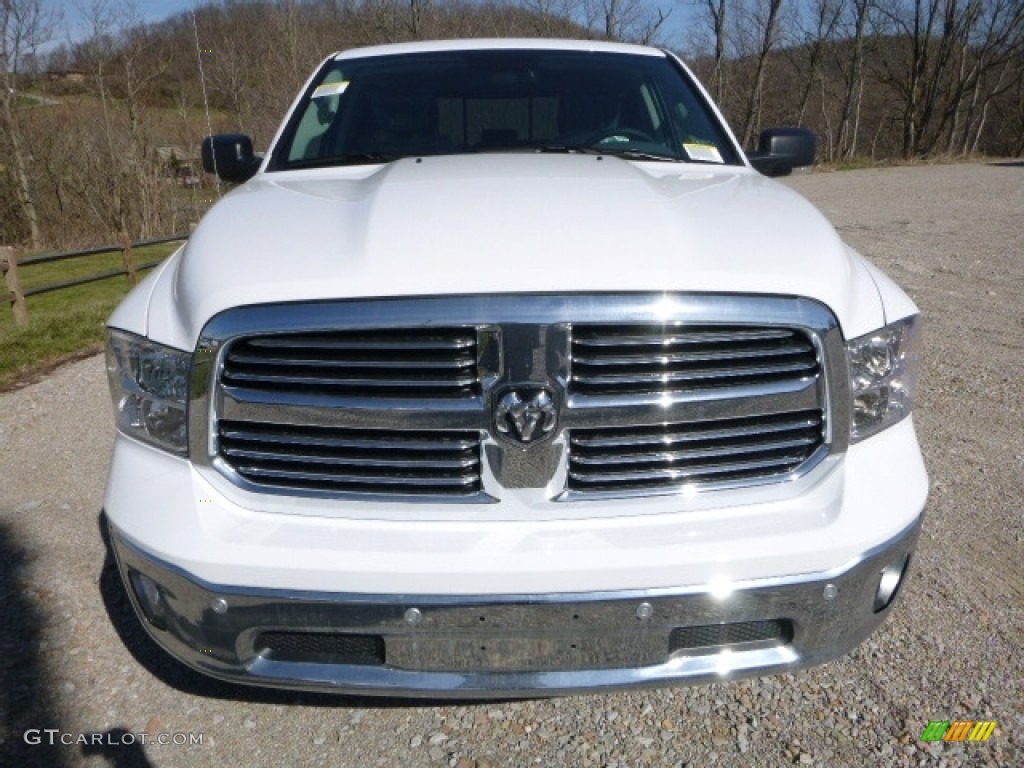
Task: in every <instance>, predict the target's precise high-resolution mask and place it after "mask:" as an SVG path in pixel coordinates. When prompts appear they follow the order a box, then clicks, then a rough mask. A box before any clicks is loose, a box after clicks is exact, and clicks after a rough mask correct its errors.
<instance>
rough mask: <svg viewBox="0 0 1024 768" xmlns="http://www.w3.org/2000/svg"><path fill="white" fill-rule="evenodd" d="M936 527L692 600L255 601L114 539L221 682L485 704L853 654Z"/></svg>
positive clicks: (265, 597)
mask: <svg viewBox="0 0 1024 768" xmlns="http://www.w3.org/2000/svg"><path fill="white" fill-rule="evenodd" d="M920 525H921V519H920V518H918V519H917V520H916V521H915V522H914V524H912V525H911V526H909V527H908V528H907V529H905V530H904V531H902V532H901V533H900V534H899V535H897V536H896V537H894V538H893V539H891V540H889V541H887V542H885V543H884V544H882V545H880V546H878V547H876V548H874V549H872V550H871V551H869V552H866V553H864V554H863V556H861V557H859V558H856V559H855V561H853V562H851V563H849V564H847V565H845V566H843V567H841V568H838V569H835V570H833V571H828V572H823V573H814V574H803V575H799V576H794V577H792V578H787V579H775V580H771V581H751V582H743V583H738V584H731V585H729V584H713V585H706V586H705V587H702V588H695V589H685V590H671V589H665V590H652V591H629V592H602V593H571V594H548V595H503V596H498V597H494V596H486V597H480V596H473V595H464V596H454V597H453V596H429V595H362V594H335V593H317V592H294V591H272V590H250V589H243V588H237V587H220V586H217V585H212V584H207V583H204V582H202V581H199V580H197V579H195V578H193V577H191V576H190V575H189V574H187V573H185V572H184V571H182V570H181V569H179V568H176V567H174V566H172V565H170V564H167V563H163V562H160V561H158V560H156V559H154V558H152V557H150V556H148V555H147V554H146V553H144V552H143V551H142V549H140V548H139V547H138V546H136V545H134V544H132V543H130V542H129V541H128V540H127V539H126V538H125V537H124V536H123V535H122V534H121V533H120V532H119V531H118V530H117V529H116V528H115V527H114V526H111V527H110V541H111V543H112V546H113V549H114V553H115V555H116V558H117V562H118V567H119V569H120V571H121V576H122V579H123V580H124V583H125V584H126V586H127V591H128V594H129V595H130V597H131V601H132V604H133V605H134V607H135V609H136V612H137V613H138V614H139V617H140V619H141V620H142V623H143V625H144V626H145V627H146V629H147V631H148V632H149V633H150V635H152V636H153V638H154V639H155V640H156V641H157V642H158V643H159V644H160V645H162V646H163V647H164V648H165V649H166V650H167V651H168V652H170V653H171V654H172V655H173V656H175V657H177V658H178V659H179V660H181V661H183V662H184V663H186V664H188V665H189V666H191V667H193V668H195V669H197V670H199V671H200V672H203V673H206V674H208V675H211V676H213V677H217V678H221V679H224V680H229V681H233V682H239V683H247V684H253V685H265V686H272V687H278V688H295V689H303V690H319V691H334V692H337V693H344V694H359V695H384V696H402V697H405V696H424V697H431V698H437V697H451V698H473V697H488V696H502V697H507V696H528V695H555V694H563V693H569V692H574V691H585V690H591V689H614V688H630V687H642V686H656V685H671V684H683V683H697V682H706V681H713V680H721V679H733V678H737V677H750V676H756V675H761V674H767V673H777V672H787V671H791V670H794V669H798V668H801V667H806V666H810V665H813V664H819V663H822V662H825V661H829V660H831V659H834V658H837V657H839V656H841V655H843V654H845V653H847V652H848V651H850V650H851V649H853V648H854V647H855V646H856V645H857V644H858V643H860V642H861V641H862V640H864V639H865V638H866V637H867V636H868V635H870V634H871V632H873V631H874V630H875V629H876V628H877V627H878V626H879V625H880V624H881V623H882V621H883V620H884V619H885V616H886V615H887V614H888V612H889V609H890V606H891V604H892V600H893V598H894V597H895V596H896V593H897V591H898V590H899V587H900V585H901V584H902V581H903V580H904V578H905V575H906V572H907V566H908V563H909V559H910V555H911V553H912V552H913V550H914V546H915V544H916V541H917V537H918V533H919V531H920Z"/></svg>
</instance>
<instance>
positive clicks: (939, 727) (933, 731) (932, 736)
mask: <svg viewBox="0 0 1024 768" xmlns="http://www.w3.org/2000/svg"><path fill="white" fill-rule="evenodd" d="M995 727H996V721H995V720H979V721H978V722H974V721H973V720H954V721H953V722H950V721H949V720H931V721H929V723H928V725H927V727H926V728H925V729H924V733H922V734H921V741H988V737H989V736H991V735H992V731H994V730H995Z"/></svg>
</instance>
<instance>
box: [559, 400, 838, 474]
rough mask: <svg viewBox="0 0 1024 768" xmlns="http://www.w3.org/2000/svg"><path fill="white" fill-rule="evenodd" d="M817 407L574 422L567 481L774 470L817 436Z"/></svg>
mask: <svg viewBox="0 0 1024 768" xmlns="http://www.w3.org/2000/svg"><path fill="white" fill-rule="evenodd" d="M824 440H825V438H824V429H823V418H822V414H821V411H818V410H811V411H800V412H796V413H785V414H777V415H772V416H757V417H750V418H741V419H719V420H715V421H701V422H693V423H683V424H663V425H658V426H651V427H620V428H607V429H575V430H572V431H571V433H570V439H569V489H570V490H573V491H623V490H633V489H638V490H647V489H664V488H671V487H673V486H685V485H690V484H709V483H715V482H732V481H737V480H744V481H750V480H762V479H770V478H777V477H778V476H780V475H785V474H787V473H789V472H792V471H793V470H795V469H797V468H798V467H799V466H800V465H801V464H803V463H804V462H805V461H807V460H808V459H809V458H810V457H811V456H812V455H813V454H814V452H815V451H817V450H818V448H819V447H821V446H822V445H823V444H824Z"/></svg>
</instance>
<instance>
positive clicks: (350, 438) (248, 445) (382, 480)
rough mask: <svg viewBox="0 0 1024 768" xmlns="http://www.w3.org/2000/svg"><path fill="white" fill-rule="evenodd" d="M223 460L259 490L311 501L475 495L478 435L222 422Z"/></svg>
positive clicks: (220, 428) (220, 445)
mask: <svg viewBox="0 0 1024 768" xmlns="http://www.w3.org/2000/svg"><path fill="white" fill-rule="evenodd" d="M218 427H219V428H218V437H219V441H218V442H219V455H220V457H221V459H222V460H223V461H225V462H226V463H227V465H228V466H230V467H231V468H232V470H233V471H234V472H236V473H238V475H239V476H241V477H242V478H243V479H244V480H246V481H247V482H249V483H253V484H255V485H256V486H259V487H262V488H270V489H287V490H301V491H306V492H312V493H324V492H327V493H333V492H346V493H353V494H368V495H378V496H379V495H389V494H391V495H403V496H404V495H414V496H415V495H425V496H437V495H441V496H464V495H468V494H474V493H478V492H479V491H480V490H481V481H480V471H481V467H480V436H479V433H467V432H452V431H428V432H401V431H397V430H374V429H347V428H343V427H324V426H296V425H290V424H271V423H267V422H259V423H250V422H232V421H222V422H220V424H219V425H218Z"/></svg>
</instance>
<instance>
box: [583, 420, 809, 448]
mask: <svg viewBox="0 0 1024 768" xmlns="http://www.w3.org/2000/svg"><path fill="white" fill-rule="evenodd" d="M820 424H821V418H820V417H818V416H809V417H806V418H801V419H793V420H786V421H780V422H777V423H772V424H765V423H760V424H741V425H739V426H734V427H722V428H714V429H712V428H704V427H702V426H701V425H700V423H695V424H693V426H692V429H690V430H688V431H685V432H662V431H661V430H659V431H658V433H656V434H651V435H643V434H631V435H628V436H621V437H597V436H593V435H589V434H587V433H585V432H584V433H582V434H580V433H577V434H574V435H573V444H574V445H579V446H582V447H584V448H604V447H614V448H625V447H628V446H634V445H657V446H663V447H664V446H666V445H677V444H679V443H690V442H694V441H698V440H709V439H715V440H724V439H727V438H730V437H746V436H755V435H768V434H771V433H772V432H786V431H790V430H794V429H799V428H801V427H805V428H806V427H817V426H819V425H820Z"/></svg>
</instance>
